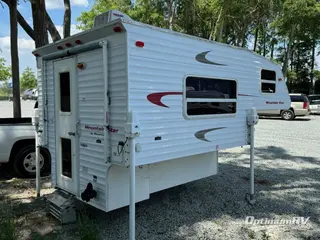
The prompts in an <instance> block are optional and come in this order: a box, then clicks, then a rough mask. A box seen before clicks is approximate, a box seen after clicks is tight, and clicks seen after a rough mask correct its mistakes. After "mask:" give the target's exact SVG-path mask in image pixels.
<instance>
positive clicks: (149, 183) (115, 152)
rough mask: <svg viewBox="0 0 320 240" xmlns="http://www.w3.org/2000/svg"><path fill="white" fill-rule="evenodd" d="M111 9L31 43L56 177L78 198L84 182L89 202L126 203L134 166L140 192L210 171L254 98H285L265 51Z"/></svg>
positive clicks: (262, 102)
mask: <svg viewBox="0 0 320 240" xmlns="http://www.w3.org/2000/svg"><path fill="white" fill-rule="evenodd" d="M110 13H114V12H113V11H111V12H109V14H110ZM115 16H118V18H106V19H107V20H106V22H104V20H103V19H102V20H101V18H99V19H97V21H96V25H95V27H94V28H92V29H90V30H87V31H84V32H82V33H79V34H76V35H74V36H71V37H68V38H66V39H63V40H60V41H58V42H56V43H52V44H50V45H48V46H45V47H42V48H39V49H37V50H35V51H34V55H36V56H37V61H38V69H39V70H38V81H39V82H38V86H39V97H38V99H39V109H40V113H39V115H40V121H39V125H40V129H42V133H41V136H40V143H41V145H43V146H46V147H47V148H48V149H49V151H50V153H51V158H52V184H53V185H54V186H55V187H57V188H61V189H63V190H65V191H67V192H69V193H72V194H74V195H75V196H76V197H77V198H79V199H84V198H81V196H82V194H83V193H84V192H85V189H86V188H87V187H88V184H89V183H91V184H92V187H93V190H95V191H96V193H97V194H96V195H94V196H91V197H90V196H85V197H88V201H89V202H88V204H91V205H92V206H95V207H97V208H99V209H101V210H103V211H111V210H113V209H117V208H120V207H123V206H127V205H129V200H130V194H129V186H130V178H129V176H130V169H129V166H131V176H132V174H135V178H134V180H135V182H134V183H135V184H131V186H135V191H134V192H135V197H134V195H133V196H132V195H131V197H133V198H134V199H135V202H138V201H142V200H146V199H148V198H149V196H150V194H151V193H153V192H157V191H160V190H163V189H167V188H170V187H173V186H176V185H179V184H184V183H187V182H190V181H194V180H197V179H201V178H205V177H208V176H212V175H215V174H217V172H218V151H219V150H222V149H227V148H233V147H237V146H243V145H248V144H249V142H250V141H249V140H250V136H249V131H248V129H249V127H248V124H247V115H248V110H249V109H251V108H252V107H255V108H256V109H257V110H268V109H286V108H289V107H290V98H289V96H288V90H287V87H286V83H285V80H284V77H283V75H282V72H281V68H280V66H278V65H276V64H274V63H272V62H271V61H269V60H268V59H266V58H263V57H261V56H259V55H257V54H255V53H253V52H251V51H248V50H245V49H241V48H235V47H232V46H229V45H225V44H220V43H216V42H210V41H207V40H204V39H200V38H197V37H193V36H188V35H185V34H181V33H176V32H173V31H169V30H165V29H161V28H157V27H153V26H149V25H145V24H142V23H137V22H134V21H131V20H130V19H128V18H127V19H125V18H123V15H121V13H119V12H117V15H115ZM98 20H99V21H98ZM132 165H134V168H133V167H132ZM132 171H134V172H132ZM131 190H132V189H131ZM89 195H90V194H89Z"/></svg>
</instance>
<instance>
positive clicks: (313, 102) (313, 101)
mask: <svg viewBox="0 0 320 240" xmlns="http://www.w3.org/2000/svg"><path fill="white" fill-rule="evenodd" d="M308 99H309V101H310V113H311V114H320V94H313V95H309V96H308Z"/></svg>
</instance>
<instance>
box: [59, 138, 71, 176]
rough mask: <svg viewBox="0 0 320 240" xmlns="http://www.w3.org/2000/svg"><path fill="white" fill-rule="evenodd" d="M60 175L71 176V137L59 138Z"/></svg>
mask: <svg viewBox="0 0 320 240" xmlns="http://www.w3.org/2000/svg"><path fill="white" fill-rule="evenodd" d="M61 155H62V156H61V160H62V175H63V176H66V177H69V178H72V157H71V139H67V138H61Z"/></svg>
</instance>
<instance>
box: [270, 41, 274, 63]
mask: <svg viewBox="0 0 320 240" xmlns="http://www.w3.org/2000/svg"><path fill="white" fill-rule="evenodd" d="M273 54H274V41H273V39H272V41H271V53H270V59H271V60H273Z"/></svg>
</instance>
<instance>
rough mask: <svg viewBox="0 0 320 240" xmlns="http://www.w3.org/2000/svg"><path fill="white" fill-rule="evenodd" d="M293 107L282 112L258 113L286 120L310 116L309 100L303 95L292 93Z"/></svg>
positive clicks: (267, 111)
mask: <svg viewBox="0 0 320 240" xmlns="http://www.w3.org/2000/svg"><path fill="white" fill-rule="evenodd" d="M289 95H290V99H291V107H290V108H289V109H282V110H265V111H258V114H259V116H280V117H281V118H282V119H284V120H292V119H295V118H296V117H303V116H307V115H309V114H310V103H309V99H308V98H307V96H306V95H305V94H302V93H290V94H289Z"/></svg>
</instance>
